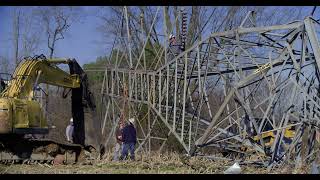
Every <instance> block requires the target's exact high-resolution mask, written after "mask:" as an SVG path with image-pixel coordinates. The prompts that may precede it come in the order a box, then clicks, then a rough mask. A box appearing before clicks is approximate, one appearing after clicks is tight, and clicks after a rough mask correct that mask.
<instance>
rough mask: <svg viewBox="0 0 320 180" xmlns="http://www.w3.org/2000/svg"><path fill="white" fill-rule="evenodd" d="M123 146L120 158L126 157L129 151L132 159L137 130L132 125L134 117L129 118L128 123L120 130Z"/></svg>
mask: <svg viewBox="0 0 320 180" xmlns="http://www.w3.org/2000/svg"><path fill="white" fill-rule="evenodd" d="M122 141H123V148H122V152H121V157H120V160H123V159H125V158H127V156H128V151H130V159H131V160H134V159H135V156H134V151H135V145H136V143H137V132H136V129H135V127H134V118H130V119H129V123H128V124H127V125H126V126H125V127H124V128H123V130H122Z"/></svg>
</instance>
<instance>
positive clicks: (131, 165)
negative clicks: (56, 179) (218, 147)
mask: <svg viewBox="0 0 320 180" xmlns="http://www.w3.org/2000/svg"><path fill="white" fill-rule="evenodd" d="M233 163H234V162H227V161H222V160H219V161H213V160H208V159H203V158H202V159H200V158H191V159H188V160H186V159H184V158H181V156H179V155H177V154H170V155H160V154H158V155H152V156H142V155H141V156H137V158H136V161H121V162H114V161H111V156H110V155H108V156H107V157H106V159H105V160H99V161H98V160H97V161H94V162H92V164H90V165H88V164H87V165H80V164H76V165H55V166H54V165H51V164H33V165H27V164H11V165H0V173H1V174H223V172H224V171H225V170H226V169H227V168H228V167H230V166H231V165H232V164H233ZM240 166H241V174H266V173H270V174H291V173H306V171H305V172H303V171H300V172H292V171H290V169H288V167H285V168H279V169H275V170H272V171H270V172H268V171H267V169H266V168H263V167H257V166H254V165H240Z"/></svg>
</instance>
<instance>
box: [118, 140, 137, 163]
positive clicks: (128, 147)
mask: <svg viewBox="0 0 320 180" xmlns="http://www.w3.org/2000/svg"><path fill="white" fill-rule="evenodd" d="M135 145H136V144H135V143H134V142H132V143H123V147H122V152H121V157H120V160H123V159H125V158H126V157H127V156H128V151H130V159H131V160H134V148H135Z"/></svg>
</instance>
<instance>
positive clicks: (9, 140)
mask: <svg viewBox="0 0 320 180" xmlns="http://www.w3.org/2000/svg"><path fill="white" fill-rule="evenodd" d="M84 151H85V149H84V147H82V146H81V145H78V144H72V143H61V142H56V141H53V140H51V139H36V138H25V137H23V136H17V135H5V136H0V163H2V164H8V163H10V164H11V163H25V164H30V163H49V164H74V163H78V162H84V160H85V155H84V154H85V153H84Z"/></svg>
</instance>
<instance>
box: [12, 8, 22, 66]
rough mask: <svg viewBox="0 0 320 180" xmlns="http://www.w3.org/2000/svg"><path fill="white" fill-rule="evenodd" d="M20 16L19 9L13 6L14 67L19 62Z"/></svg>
mask: <svg viewBox="0 0 320 180" xmlns="http://www.w3.org/2000/svg"><path fill="white" fill-rule="evenodd" d="M20 18H21V11H20V9H18V8H15V9H14V10H13V43H14V62H15V67H17V66H18V63H19V38H20Z"/></svg>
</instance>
